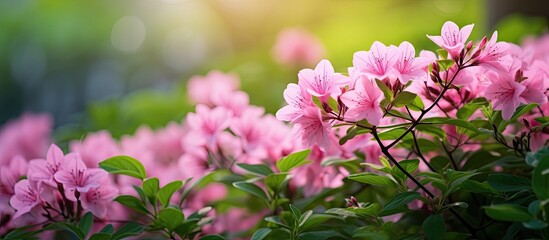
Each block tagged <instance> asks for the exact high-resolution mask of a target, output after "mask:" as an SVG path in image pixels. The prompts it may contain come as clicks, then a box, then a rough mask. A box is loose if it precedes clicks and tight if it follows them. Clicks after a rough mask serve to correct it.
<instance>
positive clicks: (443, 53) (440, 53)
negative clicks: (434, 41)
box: [437, 48, 448, 59]
mask: <svg viewBox="0 0 549 240" xmlns="http://www.w3.org/2000/svg"><path fill="white" fill-rule="evenodd" d="M437 54H438V56H439V57H440V58H442V59H447V58H448V51H446V50H444V49H442V48H439V49H437Z"/></svg>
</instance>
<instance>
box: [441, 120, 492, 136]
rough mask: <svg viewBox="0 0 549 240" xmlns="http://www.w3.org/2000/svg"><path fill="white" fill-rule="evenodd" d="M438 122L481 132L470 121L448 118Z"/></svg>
mask: <svg viewBox="0 0 549 240" xmlns="http://www.w3.org/2000/svg"><path fill="white" fill-rule="evenodd" d="M440 124H450V125H454V126H456V127H461V128H464V129H467V130H470V131H472V132H474V133H477V134H483V132H481V131H480V130H478V128H477V127H476V126H475V125H473V124H472V123H470V122H467V121H464V120H461V119H449V120H446V121H443V122H441V123H440Z"/></svg>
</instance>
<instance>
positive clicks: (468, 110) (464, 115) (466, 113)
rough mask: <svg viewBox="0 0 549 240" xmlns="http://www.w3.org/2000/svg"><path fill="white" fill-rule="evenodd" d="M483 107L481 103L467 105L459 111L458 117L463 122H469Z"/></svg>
mask: <svg viewBox="0 0 549 240" xmlns="http://www.w3.org/2000/svg"><path fill="white" fill-rule="evenodd" d="M484 102H485V101H484ZM481 106H483V105H482V104H479V103H473V102H470V103H467V104H465V105H463V107H461V108H460V109H458V111H457V113H456V116H457V117H458V118H459V119H461V120H465V121H467V120H469V117H471V116H472V115H473V114H474V113H475V112H476V111H477V110H478V109H479V108H480V107H481Z"/></svg>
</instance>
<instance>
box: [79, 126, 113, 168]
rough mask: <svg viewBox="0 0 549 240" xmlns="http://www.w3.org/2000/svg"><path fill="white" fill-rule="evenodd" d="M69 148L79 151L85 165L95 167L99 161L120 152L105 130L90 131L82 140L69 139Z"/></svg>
mask: <svg viewBox="0 0 549 240" xmlns="http://www.w3.org/2000/svg"><path fill="white" fill-rule="evenodd" d="M70 149H71V151H73V152H77V153H79V154H80V156H81V157H82V160H83V161H84V163H85V164H86V166H91V167H96V166H98V164H99V162H101V161H103V160H105V159H107V158H110V157H113V156H116V155H119V154H120V149H119V148H118V145H117V144H116V142H115V141H114V139H113V138H112V136H111V134H110V132H108V131H106V130H103V131H99V132H96V133H90V134H88V135H87V136H86V138H85V139H84V140H82V141H71V143H70Z"/></svg>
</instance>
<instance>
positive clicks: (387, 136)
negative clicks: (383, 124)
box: [378, 128, 412, 140]
mask: <svg viewBox="0 0 549 240" xmlns="http://www.w3.org/2000/svg"><path fill="white" fill-rule="evenodd" d="M405 132H406V128H393V129H390V130H387V131H385V132H381V133H379V134H378V137H379V139H380V140H395V139H397V138H399V137H400V136H401V135H402V134H404V133H405ZM406 136H407V137H408V138H409V139H411V138H412V135H411V134H410V133H407V134H406ZM403 140H406V137H405V138H403Z"/></svg>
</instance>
